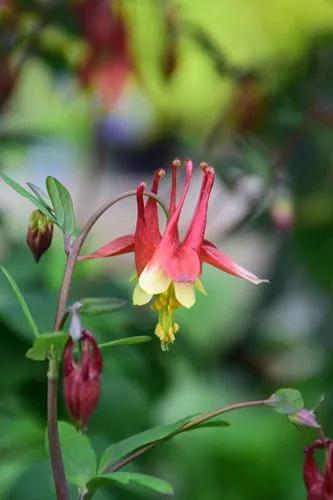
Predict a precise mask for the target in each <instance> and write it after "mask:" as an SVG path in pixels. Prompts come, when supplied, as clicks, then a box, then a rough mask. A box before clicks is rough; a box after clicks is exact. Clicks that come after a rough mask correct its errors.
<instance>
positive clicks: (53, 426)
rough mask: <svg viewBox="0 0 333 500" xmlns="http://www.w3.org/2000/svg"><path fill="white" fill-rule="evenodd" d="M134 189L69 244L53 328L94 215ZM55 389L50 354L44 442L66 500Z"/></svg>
mask: <svg viewBox="0 0 333 500" xmlns="http://www.w3.org/2000/svg"><path fill="white" fill-rule="evenodd" d="M135 195H136V191H134V190H133V191H127V192H125V193H123V194H121V195H119V196H117V197H116V198H113V199H112V200H110V201H107V202H106V203H104V205H102V206H101V207H100V208H98V209H97V210H96V212H95V213H94V214H93V215H92V216H91V217H90V219H89V220H88V222H87V223H86V224H85V226H84V228H83V229H82V231H81V233H80V234H79V236H78V237H77V238H76V240H75V241H74V243H73V246H72V248H71V249H70V251H69V255H68V259H67V264H66V269H65V272H64V277H63V280H62V284H61V289H60V293H59V299H58V306H57V312H56V317H55V324H54V331H58V330H61V329H62V328H63V326H64V323H65V320H66V316H67V312H66V311H67V303H68V298H69V292H70V286H71V283H72V278H73V272H74V267H75V263H76V260H77V258H78V256H79V254H80V251H81V248H82V246H83V245H84V242H85V241H86V239H87V236H88V235H89V233H90V231H91V229H92V228H93V226H94V225H95V224H96V222H97V221H98V219H99V218H100V217H101V216H102V215H103V214H104V213H105V212H106V211H107V210H108V209H109V208H111V207H112V206H113V205H115V204H116V203H118V201H121V200H123V199H124V198H129V197H130V196H135ZM144 195H146V196H149V197H151V198H154V199H155V200H156V201H157V202H158V203H159V205H160V206H161V207H162V208H163V210H164V212H165V214H166V216H167V218H168V216H169V214H168V209H167V207H166V205H165V204H164V202H163V201H162V200H161V199H160V198H159V197H158V196H157V195H156V194H154V193H151V192H146V191H145V192H144ZM57 391H58V361H57V359H56V358H55V357H52V353H51V355H50V361H49V373H48V384H47V402H48V403H47V429H48V442H49V451H50V459H51V465H52V472H53V477H54V483H55V488H56V494H57V500H68V499H69V496H68V489H67V482H66V475H65V470H64V465H63V460H62V454H61V447H60V441H59V433H58V418H57Z"/></svg>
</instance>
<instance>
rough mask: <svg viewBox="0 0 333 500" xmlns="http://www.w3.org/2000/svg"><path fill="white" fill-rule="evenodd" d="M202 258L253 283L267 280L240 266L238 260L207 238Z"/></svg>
mask: <svg viewBox="0 0 333 500" xmlns="http://www.w3.org/2000/svg"><path fill="white" fill-rule="evenodd" d="M200 260H201V261H202V262H205V263H206V264H210V265H211V266H214V267H217V269H220V270H221V271H224V272H225V273H229V274H232V275H233V276H238V277H239V278H243V279H245V280H248V281H251V283H254V284H255V285H258V284H259V283H265V282H267V280H262V279H260V278H258V277H257V276H256V275H255V274H252V273H250V271H247V270H246V269H244V268H243V267H241V266H239V265H238V264H237V263H236V262H234V261H233V260H232V259H230V257H227V256H226V255H225V254H224V253H222V252H221V251H220V250H218V249H217V248H216V246H215V245H213V243H211V242H209V241H207V240H204V244H203V245H202V247H201V251H200Z"/></svg>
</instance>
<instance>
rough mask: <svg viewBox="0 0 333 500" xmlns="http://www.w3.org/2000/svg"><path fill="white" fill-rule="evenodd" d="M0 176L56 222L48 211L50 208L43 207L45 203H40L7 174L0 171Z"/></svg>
mask: <svg viewBox="0 0 333 500" xmlns="http://www.w3.org/2000/svg"><path fill="white" fill-rule="evenodd" d="M0 178H1V179H2V180H3V181H4V182H5V183H6V184H8V186H10V187H11V188H12V189H14V191H16V192H17V193H18V194H19V195H21V196H23V198H26V199H27V200H29V201H31V203H33V204H34V205H35V207H37V208H39V210H40V211H41V212H43V214H44V215H46V216H47V217H48V218H49V219H50V220H51V221H52V222H56V218H55V217H54V215H53V214H52V213H51V212H50V210H48V209H47V208H46V207H45V204H44V203H42V202H41V201H40V200H39V199H38V198H36V197H35V196H33V195H32V194H31V193H29V191H27V190H26V189H25V188H24V187H22V186H21V185H20V184H18V183H17V182H16V181H14V180H13V179H11V178H10V177H8V176H7V175H5V174H1V173H0Z"/></svg>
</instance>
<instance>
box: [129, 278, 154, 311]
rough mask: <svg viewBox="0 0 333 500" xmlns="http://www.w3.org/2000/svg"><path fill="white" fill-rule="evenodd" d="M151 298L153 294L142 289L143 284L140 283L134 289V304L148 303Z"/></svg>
mask: <svg viewBox="0 0 333 500" xmlns="http://www.w3.org/2000/svg"><path fill="white" fill-rule="evenodd" d="M151 298H152V295H151V294H149V293H146V292H145V291H144V290H142V288H141V286H140V285H139V283H138V284H137V285H136V287H135V288H134V291H133V305H135V306H143V305H144V304H147V303H148V302H149V301H150V300H151Z"/></svg>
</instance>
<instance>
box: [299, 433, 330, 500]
mask: <svg viewBox="0 0 333 500" xmlns="http://www.w3.org/2000/svg"><path fill="white" fill-rule="evenodd" d="M324 448H326V449H327V460H326V466H325V469H324V472H321V470H320V469H319V468H318V467H317V464H316V462H315V459H314V456H313V455H314V451H315V450H317V449H324ZM304 452H305V462H304V471H303V472H304V482H305V486H306V489H307V492H308V496H307V500H333V441H332V440H330V439H327V440H325V442H324V441H323V440H321V439H318V440H317V441H315V442H314V443H312V445H311V446H308V447H307V448H305V450H304Z"/></svg>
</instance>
